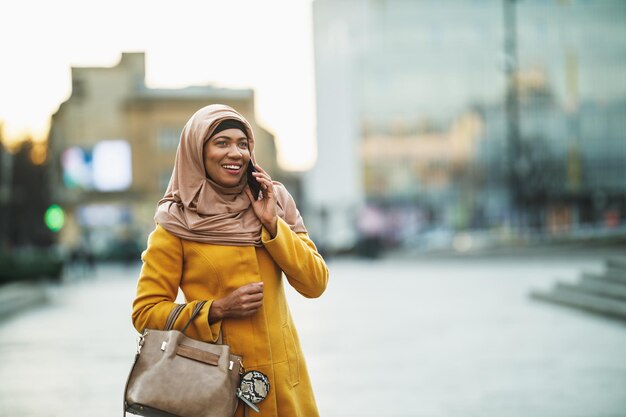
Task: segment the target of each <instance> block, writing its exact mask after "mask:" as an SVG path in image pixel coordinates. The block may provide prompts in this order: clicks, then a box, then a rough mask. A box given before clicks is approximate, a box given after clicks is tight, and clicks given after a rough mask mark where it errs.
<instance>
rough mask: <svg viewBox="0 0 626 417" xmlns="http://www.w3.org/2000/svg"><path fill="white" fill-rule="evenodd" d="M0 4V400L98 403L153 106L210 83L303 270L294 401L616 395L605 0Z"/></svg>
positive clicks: (555, 412) (621, 385)
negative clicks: (268, 181)
mask: <svg viewBox="0 0 626 417" xmlns="http://www.w3.org/2000/svg"><path fill="white" fill-rule="evenodd" d="M221 3H223V2H221ZM0 14H1V15H2V16H3V17H4V19H3V21H4V22H3V24H2V25H1V26H0V38H2V39H3V40H2V41H1V42H0V54H1V55H2V57H3V60H2V62H3V64H2V65H1V66H0V140H1V145H0V352H2V353H3V355H4V356H5V358H7V360H3V361H2V362H1V363H0V414H1V415H6V416H39V415H47V416H50V415H63V416H68V415H77V416H78V415H83V413H84V410H86V409H87V410H92V412H91V411H90V412H89V414H90V415H98V416H100V415H101V416H108V415H111V414H113V413H114V412H119V410H118V408H119V407H121V399H122V394H121V390H122V389H123V384H124V382H125V378H126V372H128V369H129V367H130V362H131V360H132V356H133V352H134V341H133V339H134V337H135V333H134V329H132V326H131V325H130V303H131V302H132V299H133V296H134V285H135V282H136V279H137V276H138V273H139V268H140V254H141V252H142V251H143V250H144V249H145V246H146V238H147V235H148V234H149V233H150V231H151V230H152V229H153V228H154V220H153V215H154V212H155V209H156V204H157V202H158V200H159V199H160V198H161V197H162V195H163V193H164V191H165V189H166V187H167V185H168V182H169V179H170V175H171V170H172V167H173V162H174V157H175V153H176V148H177V144H178V141H179V137H180V132H181V129H182V127H183V125H184V124H185V122H186V121H187V120H188V118H189V117H190V116H191V115H192V114H193V113H194V112H195V111H196V110H197V109H199V108H200V107H203V106H205V105H208V104H212V103H223V104H227V105H230V106H232V107H234V108H236V109H237V110H239V111H240V112H241V113H242V114H243V115H244V116H245V117H246V118H247V119H248V120H249V121H250V122H251V124H252V126H253V128H254V130H255V135H256V139H257V142H256V143H257V145H256V148H255V151H256V155H257V159H258V160H259V161H260V163H261V164H262V166H263V167H264V168H265V169H266V170H268V171H269V172H270V174H271V175H272V177H273V178H274V179H275V180H278V181H281V182H282V183H284V184H285V185H286V186H287V188H288V189H289V190H290V192H291V193H292V195H293V196H294V198H295V199H296V201H297V204H298V207H299V209H300V211H301V212H302V215H303V217H304V220H305V223H306V225H307V227H308V229H309V233H310V235H311V236H312V237H313V239H314V241H315V242H316V244H317V245H318V248H319V249H320V252H322V253H323V254H324V255H325V257H326V259H327V261H328V264H329V268H330V270H331V284H330V287H329V289H328V294H327V295H325V296H324V297H322V298H321V299H319V300H311V301H309V300H306V301H305V300H301V299H300V298H298V297H297V296H296V295H295V294H293V293H290V294H289V296H290V300H291V303H292V304H291V306H292V309H293V310H294V316H295V318H296V323H298V324H299V330H300V334H301V338H302V342H303V345H304V348H305V353H306V354H307V358H308V360H309V367H310V368H311V369H310V372H311V377H312V379H313V383H314V386H315V387H316V393H317V396H318V402H319V406H320V411H321V412H322V415H324V416H357V415H358V416H452V415H468V416H472V415H475V416H491V415H493V416H528V415H537V416H539V415H545V416H568V417H570V416H626V355H624V354H623V347H624V346H625V345H626V332H625V331H624V330H625V328H624V320H626V260H625V259H626V258H625V257H626V252H625V251H624V250H625V248H626V117H625V114H626V2H624V1H623V0H517V1H516V0H443V1H442V0H440V1H435V0H291V1H286V0H285V1H282V0H266V1H257V2H253V1H244V0H236V1H232V2H229V3H228V4H220V3H218V2H214V1H205V2H199V1H195V0H185V1H181V2H178V3H177V4H176V5H172V4H165V3H164V2H148V1H134V2H132V3H130V4H128V3H125V2H122V1H121V0H119V1H118V0H113V1H112V2H107V3H102V4H92V5H88V4H85V3H82V2H75V1H72V0H62V1H59V2H52V3H50V2H41V1H37V0H24V1H22V2H20V3H19V4H17V3H15V4H8V3H5V4H3V5H2V6H0ZM539 301H548V303H543V302H539ZM556 304H561V305H567V306H569V307H576V308H572V309H565V308H562V307H560V306H557V305H556ZM18 313H19V314H18ZM588 313H599V314H588ZM59 330H62V331H61V332H59ZM620 349H621V350H620ZM355 350H356V351H355ZM349 358H353V359H354V360H348V359H349ZM372 358H374V359H372ZM389 358H397V362H396V361H390V360H389ZM346 361H347V362H348V363H346ZM390 362H393V363H390ZM94 363H97V365H95V364H94ZM342 368H344V369H342ZM346 371H349V372H346ZM351 373H352V375H354V377H348V378H347V376H348V375H350V374H351ZM371 378H374V379H375V383H372V381H371ZM33 381H37V383H34V382H33ZM348 393H350V394H348ZM357 393H361V394H357ZM347 394H348V395H347ZM33 397H34V398H38V399H39V400H38V401H33ZM68 397H71V398H73V399H74V401H76V404H74V405H72V404H71V403H70V404H68V402H67V399H68ZM73 410H78V411H73ZM80 410H82V411H80ZM72 412H73V413H74V414H71V413H72Z"/></svg>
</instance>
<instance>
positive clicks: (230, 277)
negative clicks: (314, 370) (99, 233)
mask: <svg viewBox="0 0 626 417" xmlns="http://www.w3.org/2000/svg"><path fill="white" fill-rule="evenodd" d="M261 237H262V242H263V246H262V247H259V248H256V247H253V246H247V247H241V246H221V245H212V244H207V243H199V242H194V241H190V240H184V239H181V238H178V237H176V236H174V235H172V234H171V233H169V232H167V231H166V230H165V229H163V228H162V227H161V226H159V225H157V227H156V229H155V230H154V231H153V232H152V233H151V234H150V237H149V238H148V247H147V249H146V251H145V252H144V253H143V254H142V260H143V267H142V269H141V275H140V277H139V282H138V284H137V296H136V298H135V300H134V302H133V314H132V320H133V324H134V326H135V328H136V329H137V331H139V332H141V331H143V329H145V328H152V329H162V328H164V327H165V321H166V320H167V317H168V315H169V314H170V311H171V310H172V309H173V308H174V301H175V299H176V296H177V293H178V288H179V287H180V288H181V290H182V292H183V294H184V296H185V300H186V301H185V302H186V303H187V305H186V307H185V309H184V310H183V311H182V313H181V314H180V316H179V318H178V320H177V321H176V323H175V325H174V328H175V329H178V330H180V329H181V328H182V327H183V326H184V324H185V323H186V322H187V320H188V319H189V317H190V316H191V312H192V311H193V308H194V306H195V305H196V303H197V302H198V301H199V300H208V302H207V303H206V304H205V306H204V307H203V308H202V310H201V312H200V315H199V317H197V318H196V319H195V320H194V322H193V324H192V325H191V326H189V328H188V329H187V331H186V333H185V334H186V335H187V336H190V337H192V338H194V339H198V340H203V341H207V342H210V341H213V342H214V341H216V340H217V337H218V335H219V332H220V330H221V332H222V337H223V340H224V343H227V344H229V345H230V347H231V352H232V353H233V354H235V355H241V356H243V363H244V366H245V368H246V369H248V370H252V369H256V370H259V371H261V372H263V373H264V374H266V375H267V376H268V377H269V379H270V386H271V388H270V393H269V395H268V397H267V398H266V399H265V400H264V401H263V402H261V403H259V404H258V405H259V408H260V409H261V413H260V414H257V413H255V412H251V413H250V415H258V416H260V417H261V416H282V417H298V416H301V417H315V416H318V411H317V406H316V404H315V398H314V396H313V390H312V388H311V382H310V380H309V375H308V372H307V369H306V364H305V361H304V357H303V355H302V350H301V348H300V342H299V339H298V335H297V333H296V330H295V327H294V324H293V321H292V318H291V314H290V312H289V308H288V306H287V300H286V297H285V292H284V289H283V279H282V275H283V274H282V273H283V271H284V274H285V276H286V278H287V280H288V281H289V283H290V284H291V285H292V286H293V287H294V288H295V289H296V290H297V291H298V292H299V293H301V294H302V295H304V296H305V297H309V298H313V297H319V296H320V295H321V294H322V293H323V292H324V290H325V289H326V284H327V282H328V269H327V268H326V264H325V263H324V260H323V259H322V257H321V256H320V255H319V253H318V252H317V249H316V247H315V245H314V244H313V242H312V241H311V240H310V239H309V237H308V235H307V234H306V233H294V232H292V231H291V229H289V226H288V225H287V224H286V223H285V222H284V221H283V220H282V219H280V218H279V219H278V233H277V235H276V236H275V237H274V238H273V239H272V238H271V236H270V235H269V233H268V232H267V230H265V228H263V231H262V236H261ZM258 281H263V282H264V285H263V306H262V307H261V308H260V309H259V310H258V311H257V312H256V313H254V314H253V315H251V316H248V317H244V318H236V319H235V318H228V319H224V320H220V321H217V322H215V323H212V324H211V325H209V322H208V314H209V309H210V307H211V303H212V301H213V300H216V299H219V298H222V297H224V296H226V295H228V294H229V293H231V292H232V291H234V290H235V289H237V288H239V287H241V286H242V285H245V284H249V283H251V282H258ZM235 415H236V416H243V409H242V405H241V402H240V405H239V407H238V408H237V413H236V414H235Z"/></svg>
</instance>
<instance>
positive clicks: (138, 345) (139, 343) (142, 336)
mask: <svg viewBox="0 0 626 417" xmlns="http://www.w3.org/2000/svg"><path fill="white" fill-rule="evenodd" d="M143 338H144V335H143V334H140V335H139V337H138V338H137V355H139V354H140V353H141V348H142V347H143Z"/></svg>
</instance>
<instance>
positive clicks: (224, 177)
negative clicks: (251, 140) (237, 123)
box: [204, 129, 250, 187]
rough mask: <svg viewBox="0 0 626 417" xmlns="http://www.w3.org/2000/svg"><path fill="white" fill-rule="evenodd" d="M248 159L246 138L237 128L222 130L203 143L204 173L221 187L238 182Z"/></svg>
mask: <svg viewBox="0 0 626 417" xmlns="http://www.w3.org/2000/svg"><path fill="white" fill-rule="evenodd" d="M248 161H250V149H249V148H248V138H247V137H246V135H245V134H244V133H243V132H242V131H241V130H239V129H226V130H222V131H221V132H219V133H217V134H216V135H213V136H211V138H210V139H209V140H208V141H207V142H206V143H205V144H204V169H205V171H206V175H207V176H208V177H209V178H211V179H212V180H213V181H215V182H216V183H218V184H219V185H221V186H223V187H234V186H236V185H237V184H239V182H240V181H241V177H242V176H243V175H244V173H245V172H246V168H247V166H248Z"/></svg>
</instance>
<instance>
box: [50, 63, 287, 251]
mask: <svg viewBox="0 0 626 417" xmlns="http://www.w3.org/2000/svg"><path fill="white" fill-rule="evenodd" d="M144 80H145V60H144V54H143V53H123V54H122V57H121V60H120V62H119V63H118V64H117V65H116V66H114V67H111V68H72V93H71V96H70V97H69V98H68V99H67V100H66V101H65V102H64V103H62V104H61V105H60V107H59V109H58V110H57V112H56V113H55V114H54V115H53V116H52V122H51V128H50V135H49V146H50V152H51V161H52V165H53V168H52V169H51V171H52V172H53V173H54V175H53V177H52V178H51V181H52V187H51V188H52V192H53V200H54V201H55V202H58V203H59V204H61V205H62V206H63V207H64V209H65V210H66V212H67V213H68V214H69V216H68V220H69V223H68V224H67V225H66V227H65V228H64V230H63V233H62V241H63V243H65V245H66V246H68V247H76V246H79V245H80V244H81V241H83V243H89V246H90V247H93V248H95V250H96V251H97V252H100V253H104V252H106V251H108V250H110V248H111V247H113V246H114V244H115V243H116V242H119V241H124V242H127V243H128V241H133V242H134V241H137V243H139V244H142V242H145V236H146V234H147V233H148V232H149V231H150V230H151V229H152V228H153V220H152V218H153V215H154V211H155V208H156V204H157V202H158V200H159V199H160V198H161V197H162V196H163V193H164V191H165V189H166V187H167V184H168V182H169V179H170V175H171V172H172V168H173V163H174V159H175V154H176V148H177V145H178V141H179V138H180V133H181V131H182V128H183V126H184V124H185V123H186V122H187V120H188V119H189V117H191V115H192V114H193V113H194V112H195V111H196V110H198V109H199V108H201V107H204V106H206V105H208V104H212V103H222V104H226V105H229V106H232V107H233V108H235V109H237V110H238V111H239V112H240V113H242V114H243V115H244V117H246V119H248V120H249V121H250V123H251V124H252V127H253V129H254V132H255V137H256V146H255V153H256V155H257V158H258V160H259V161H261V162H262V164H263V166H264V167H265V169H267V170H268V172H270V174H271V175H272V176H273V178H275V179H277V180H279V181H283V182H286V183H290V181H291V177H290V176H289V175H288V174H287V173H285V172H284V171H282V170H281V169H280V168H279V166H278V164H277V159H276V148H275V144H274V138H273V136H272V135H271V134H270V133H269V132H268V131H267V130H265V129H263V128H262V127H261V126H259V125H258V124H257V123H256V121H255V116H254V93H253V91H252V90H250V89H236V90H235V89H224V88H217V87H212V86H200V87H188V88H182V89H171V90H170V89H151V88H147V87H146V86H145V81H144ZM105 145H106V146H105ZM107 147H108V149H109V152H108V153H109V154H110V153H111V152H113V155H112V156H111V155H108V156H107V155H106V153H107V152H99V153H98V151H102V150H103V148H107ZM98 155H104V156H103V157H99V156H98ZM103 158H104V159H103ZM107 158H108V159H107ZM124 159H126V160H127V161H124ZM98 161H101V162H98ZM102 161H103V162H102ZM96 171H97V172H96ZM126 171H128V172H126ZM98 176H100V177H101V178H100V182H98V178H99V177H98ZM120 177H124V178H125V180H124V181H126V182H123V181H122V182H121V183H120V180H119V178H120ZM107 181H109V182H108V183H107ZM111 181H113V183H111ZM116 181H117V182H116ZM291 182H292V181H291ZM109 183H111V184H112V185H110V186H109V185H107V184H109ZM85 239H87V240H88V242H84V241H85Z"/></svg>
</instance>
